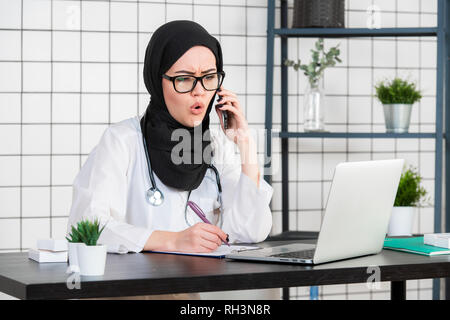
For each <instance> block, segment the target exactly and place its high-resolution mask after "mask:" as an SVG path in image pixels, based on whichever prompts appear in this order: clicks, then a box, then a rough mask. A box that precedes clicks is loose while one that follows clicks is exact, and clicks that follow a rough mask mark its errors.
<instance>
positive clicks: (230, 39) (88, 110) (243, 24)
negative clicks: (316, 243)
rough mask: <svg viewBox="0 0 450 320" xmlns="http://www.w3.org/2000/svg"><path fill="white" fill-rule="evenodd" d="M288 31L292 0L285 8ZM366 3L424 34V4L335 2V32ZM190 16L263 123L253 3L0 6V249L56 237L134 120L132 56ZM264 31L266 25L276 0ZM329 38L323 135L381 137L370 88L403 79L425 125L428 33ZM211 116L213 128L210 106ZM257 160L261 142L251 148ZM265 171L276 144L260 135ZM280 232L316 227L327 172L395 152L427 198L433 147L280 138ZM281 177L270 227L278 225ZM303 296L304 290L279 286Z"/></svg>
mask: <svg viewBox="0 0 450 320" xmlns="http://www.w3.org/2000/svg"><path fill="white" fill-rule="evenodd" d="M288 4H289V16H288V20H289V21H288V23H289V25H291V23H292V12H293V1H292V0H291V1H289V2H288ZM373 5H375V6H376V8H378V9H380V11H379V15H378V17H379V22H380V25H381V27H418V26H420V27H426V26H436V21H437V18H436V10H437V9H436V6H437V4H436V1H435V0H396V1H394V0H347V1H346V16H345V17H346V26H347V27H366V22H367V20H368V13H367V12H368V8H369V7H370V6H373ZM178 19H190V20H194V21H196V22H199V23H200V24H202V25H203V26H204V27H205V28H206V29H207V30H208V31H209V32H210V33H211V34H212V35H214V36H215V37H217V39H218V40H219V41H220V42H221V44H222V48H223V55H224V63H225V71H226V72H227V77H226V79H225V82H224V86H225V87H226V88H228V89H229V90H231V91H233V92H235V93H236V94H237V95H238V96H239V99H240V101H241V104H242V106H243V108H244V110H245V114H246V117H247V120H248V122H249V124H250V126H251V127H252V128H255V129H260V130H262V129H264V110H265V109H264V108H265V71H266V67H265V64H266V28H267V1H266V0H246V1H244V0H242V1H240V0H177V1H131V0H130V1H100V0H99V1H67V0H0V137H1V138H0V252H8V251H18V250H26V249H27V248H29V247H31V246H33V245H34V244H35V241H36V239H38V238H46V237H55V238H62V237H64V233H65V230H66V223H67V217H68V214H69V209H70V204H71V197H72V194H71V191H72V190H71V184H72V182H73V179H74V177H75V175H76V174H77V172H78V171H79V170H80V168H81V166H82V165H83V163H84V161H85V160H86V158H87V156H88V154H89V152H90V151H91V150H92V148H93V147H94V146H95V145H96V144H97V143H98V141H99V139H100V137H101V135H102V133H103V132H104V130H105V129H106V128H107V127H108V126H109V125H110V124H112V123H115V122H117V121H120V120H122V119H126V118H129V117H132V116H135V115H137V114H141V113H142V112H143V111H144V110H145V108H146V106H147V103H148V101H149V95H148V93H147V91H146V89H145V86H144V83H143V81H142V69H143V59H144V53H145V48H146V46H147V44H148V41H149V39H150V37H151V35H152V32H153V31H154V30H155V29H156V28H157V27H158V26H160V25H161V24H163V23H165V22H168V21H171V20H178ZM276 26H279V2H277V15H276ZM315 41H316V39H297V38H292V39H289V53H288V56H289V58H290V59H297V58H301V59H303V61H309V59H310V49H311V48H312V46H313V44H314V42H315ZM337 43H340V48H341V58H342V60H343V62H342V63H340V64H338V65H337V66H336V67H334V68H330V69H328V70H327V71H326V73H325V91H326V94H327V110H326V127H327V129H328V130H330V131H334V132H336V131H339V132H347V131H349V132H355V131H358V132H360V131H364V132H383V131H384V119H383V114H382V108H381V106H380V103H379V102H378V101H377V100H376V99H375V98H374V97H373V94H374V85H375V84H376V82H378V81H379V80H382V79H384V78H389V77H393V76H395V75H399V76H407V77H410V79H412V80H414V81H416V82H417V83H418V86H419V88H420V89H421V90H423V95H424V97H423V99H422V100H421V101H420V102H419V103H417V104H416V105H415V106H414V109H413V114H412V120H411V127H410V131H412V132H432V131H434V127H435V88H436V80H435V77H436V72H435V71H436V68H435V64H436V41H435V38H382V39H381V38H352V39H346V38H343V39H326V40H325V46H326V48H329V47H330V46H334V45H336V44H337ZM275 64H276V66H275V70H274V71H275V81H274V93H275V96H274V111H273V117H274V128H275V129H277V130H279V129H280V122H281V120H280V114H281V112H280V101H281V100H280V81H279V79H280V39H279V38H277V39H276V42H275ZM304 87H305V77H304V76H303V75H302V74H301V73H296V72H295V71H294V70H293V69H290V70H289V130H291V131H302V130H303V115H302V108H303V107H302V103H303V92H304ZM211 114H212V119H213V120H212V121H213V122H214V124H217V123H218V120H217V116H216V114H215V113H214V112H213V113H211ZM259 142H260V143H259V152H260V153H261V156H262V154H263V152H264V140H263V139H261V140H260V141H259ZM273 149H274V163H275V167H279V166H278V165H276V164H277V163H278V164H279V159H280V157H279V156H280V143H279V139H274V140H273ZM289 151H290V154H289V162H290V167H289V169H290V171H289V177H290V180H289V189H290V198H289V199H290V229H291V230H296V229H301V230H314V231H318V230H319V228H320V224H321V220H322V216H323V212H324V207H325V201H326V199H327V194H328V190H329V187H330V184H331V179H332V174H333V170H334V167H335V165H336V164H337V163H338V162H341V161H357V160H369V159H386V158H393V157H402V158H405V159H406V160H407V162H408V163H409V164H412V165H415V166H416V167H417V168H418V169H419V171H420V173H421V174H422V176H423V177H424V181H423V183H424V186H425V187H426V189H427V190H428V191H429V193H430V195H431V196H432V197H434V140H427V139H421V140H419V139H404V140H403V139H398V140H397V139H395V140H394V139H374V140H370V139H290V140H289ZM280 177H281V172H280V170H279V171H278V172H277V173H276V174H275V175H274V177H273V186H274V188H275V192H274V196H273V200H272V209H273V220H274V225H273V230H272V233H273V234H276V233H279V232H280V231H281V181H280V179H281V178H280ZM433 220H434V218H433V207H432V206H430V207H425V208H421V209H420V210H418V213H417V215H416V220H415V224H414V231H415V232H432V231H433ZM431 284H432V282H431V280H420V281H408V292H407V297H408V298H413V299H429V298H431V296H432V295H431ZM291 298H292V299H308V298H309V293H308V288H306V287H305V288H291ZM319 298H320V299H353V298H356V299H386V298H389V284H388V283H382V284H381V287H380V288H378V289H371V290H369V289H368V287H367V286H366V284H359V285H358V284H355V285H353V284H352V285H336V286H324V287H320V294H319Z"/></svg>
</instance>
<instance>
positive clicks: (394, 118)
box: [375, 78, 422, 133]
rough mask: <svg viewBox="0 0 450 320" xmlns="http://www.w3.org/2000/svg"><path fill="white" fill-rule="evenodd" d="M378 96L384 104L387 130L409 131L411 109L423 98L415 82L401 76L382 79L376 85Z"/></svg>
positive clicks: (393, 131)
mask: <svg viewBox="0 0 450 320" xmlns="http://www.w3.org/2000/svg"><path fill="white" fill-rule="evenodd" d="M375 90H376V95H375V96H376V97H377V98H378V100H379V101H380V102H381V103H382V105H383V111H384V120H385V124H386V131H387V132H389V133H391V132H392V133H407V132H408V130H409V123H410V121H411V110H412V106H413V104H414V103H415V102H417V101H419V100H420V99H421V98H422V95H421V93H420V91H419V90H417V88H416V85H415V83H413V82H409V81H408V80H405V79H401V78H394V79H393V80H392V81H388V80H385V81H380V82H379V83H378V84H377V85H376V86H375Z"/></svg>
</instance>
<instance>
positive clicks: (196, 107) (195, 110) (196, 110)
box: [191, 102, 204, 115]
mask: <svg viewBox="0 0 450 320" xmlns="http://www.w3.org/2000/svg"><path fill="white" fill-rule="evenodd" d="M203 109H204V106H203V104H202V103H201V102H196V103H194V104H193V105H192V106H191V113H192V114H195V115H197V114H201V113H202V112H203Z"/></svg>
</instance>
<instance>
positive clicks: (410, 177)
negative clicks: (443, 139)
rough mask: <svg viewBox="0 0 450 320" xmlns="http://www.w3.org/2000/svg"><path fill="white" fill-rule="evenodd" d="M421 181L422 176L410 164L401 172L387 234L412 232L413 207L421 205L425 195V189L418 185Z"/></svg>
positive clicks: (401, 234) (394, 234) (395, 234)
mask: <svg viewBox="0 0 450 320" xmlns="http://www.w3.org/2000/svg"><path fill="white" fill-rule="evenodd" d="M421 181H422V177H421V176H420V175H419V174H418V172H417V171H415V168H414V167H412V166H410V167H409V168H408V169H406V170H404V172H403V173H402V175H401V177H400V182H399V184H398V189H397V195H396V196H395V201H394V207H393V208H392V213H391V218H390V221H389V230H388V235H389V236H410V235H411V234H412V228H413V222H414V216H415V209H416V207H418V206H421V204H422V202H423V201H424V200H425V196H426V195H427V191H426V190H425V189H424V188H423V187H422V186H421V185H420V182H421ZM427 201H429V200H427Z"/></svg>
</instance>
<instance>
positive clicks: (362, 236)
mask: <svg viewBox="0 0 450 320" xmlns="http://www.w3.org/2000/svg"><path fill="white" fill-rule="evenodd" d="M403 164H404V160H403V159H395V160H379V161H361V162H344V163H340V164H338V165H337V166H336V169H335V171H334V177H333V182H332V185H331V189H330V192H329V194H328V201H327V206H326V211H325V216H324V218H323V221H322V226H321V229H320V233H319V238H318V240H317V243H316V244H315V245H312V244H304V243H293V244H288V245H282V246H276V247H271V248H262V249H257V250H249V251H241V252H232V253H231V254H228V255H226V257H227V258H231V259H238V260H257V261H273V262H285V263H300V264H319V263H324V262H330V261H336V260H342V259H347V258H353V257H358V256H363V255H369V254H376V253H379V252H380V251H381V250H382V248H383V243H384V238H385V236H386V232H387V229H388V224H389V218H390V215H391V211H392V207H393V205H394V200H395V196H396V194H397V188H398V184H399V181H400V176H401V173H402V168H403Z"/></svg>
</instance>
